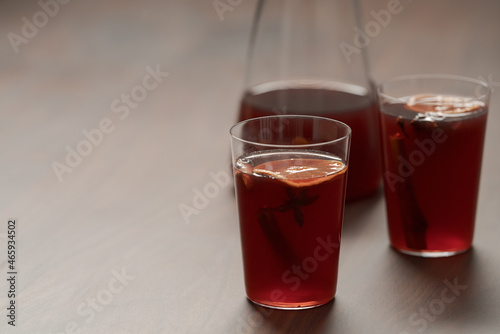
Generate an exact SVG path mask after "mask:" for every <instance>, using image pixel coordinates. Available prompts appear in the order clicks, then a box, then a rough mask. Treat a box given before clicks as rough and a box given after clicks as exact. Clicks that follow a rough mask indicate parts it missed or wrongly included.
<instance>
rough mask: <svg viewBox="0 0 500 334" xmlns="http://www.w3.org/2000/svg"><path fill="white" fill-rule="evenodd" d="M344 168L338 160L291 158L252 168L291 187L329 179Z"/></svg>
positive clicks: (339, 173) (257, 173)
mask: <svg viewBox="0 0 500 334" xmlns="http://www.w3.org/2000/svg"><path fill="white" fill-rule="evenodd" d="M346 170H347V168H346V165H345V164H344V163H343V162H342V161H339V160H323V159H303V158H291V159H282V160H274V161H268V162H265V163H262V164H260V165H258V166H256V167H255V168H254V169H253V174H256V175H261V176H268V177H272V178H274V179H278V180H282V181H283V182H284V183H287V184H289V185H291V186H293V187H305V186H311V185H315V184H319V183H321V182H324V181H326V180H330V179H332V178H334V177H335V176H337V175H341V174H343V173H345V171H346Z"/></svg>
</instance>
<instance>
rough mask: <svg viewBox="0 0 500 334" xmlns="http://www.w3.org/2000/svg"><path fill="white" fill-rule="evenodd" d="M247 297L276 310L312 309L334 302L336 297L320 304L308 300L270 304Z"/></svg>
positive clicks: (257, 303) (256, 303)
mask: <svg viewBox="0 0 500 334" xmlns="http://www.w3.org/2000/svg"><path fill="white" fill-rule="evenodd" d="M247 299H248V300H249V301H251V302H252V303H254V304H255V305H259V306H262V307H266V308H271V309H275V310H288V311H297V310H308V309H311V308H316V307H320V306H323V305H326V304H328V303H330V302H332V301H333V300H334V299H335V297H333V298H332V299H330V300H329V301H327V302H324V303H320V304H313V303H311V302H308V303H303V304H284V303H283V304H280V303H276V304H273V305H270V304H262V303H259V302H256V301H253V300H251V299H250V298H248V297H247Z"/></svg>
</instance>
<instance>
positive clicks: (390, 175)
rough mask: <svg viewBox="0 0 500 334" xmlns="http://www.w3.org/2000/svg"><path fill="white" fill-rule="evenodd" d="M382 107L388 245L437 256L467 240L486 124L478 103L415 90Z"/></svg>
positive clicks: (465, 244) (467, 243)
mask: <svg viewBox="0 0 500 334" xmlns="http://www.w3.org/2000/svg"><path fill="white" fill-rule="evenodd" d="M407 101H408V102H407V103H398V104H388V105H385V106H383V110H382V113H381V115H382V116H381V125H382V141H383V145H384V167H385V172H384V188H385V196H386V205H387V218H388V222H389V234H390V239H391V244H392V246H393V247H394V248H396V249H398V250H401V251H403V252H407V253H425V255H424V256H441V255H446V254H449V255H451V254H455V253H459V252H463V251H465V250H467V249H469V248H470V247H471V244H472V237H473V232H474V222H475V215H476V204H477V196H478V190H479V177H480V171H481V160H482V152H483V142H484V134H485V129H486V117H487V109H486V107H485V105H484V103H482V102H479V101H475V100H473V99H469V98H463V97H456V96H444V97H443V96H437V95H419V96H414V97H412V98H409V99H407Z"/></svg>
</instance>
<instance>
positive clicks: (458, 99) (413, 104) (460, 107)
mask: <svg viewBox="0 0 500 334" xmlns="http://www.w3.org/2000/svg"><path fill="white" fill-rule="evenodd" d="M481 107H484V104H483V103H482V102H480V101H477V100H474V99H473V98H470V97H463V96H451V95H433V94H425V95H415V96H412V97H411V98H410V99H409V100H408V102H407V103H406V109H409V110H412V111H416V112H418V113H426V112H439V113H442V114H462V113H467V112H471V111H475V110H477V109H479V108H481Z"/></svg>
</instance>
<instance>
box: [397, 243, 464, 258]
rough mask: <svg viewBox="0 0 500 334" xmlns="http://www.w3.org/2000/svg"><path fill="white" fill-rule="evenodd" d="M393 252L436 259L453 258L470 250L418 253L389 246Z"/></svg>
mask: <svg viewBox="0 0 500 334" xmlns="http://www.w3.org/2000/svg"><path fill="white" fill-rule="evenodd" d="M391 247H392V248H393V249H394V250H396V251H398V252H400V253H403V254H406V255H412V256H419V257H427V258H436V257H449V256H454V255H458V254H462V253H465V252H467V251H468V250H469V249H470V248H467V249H463V250H456V251H428V250H425V251H418V250H409V249H399V248H396V247H394V246H391Z"/></svg>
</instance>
